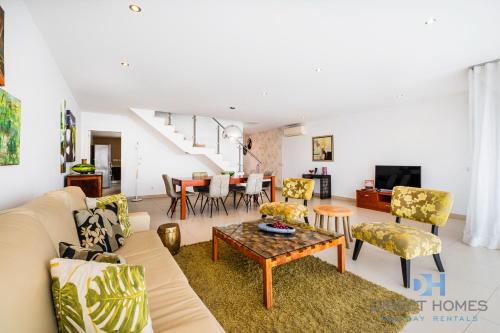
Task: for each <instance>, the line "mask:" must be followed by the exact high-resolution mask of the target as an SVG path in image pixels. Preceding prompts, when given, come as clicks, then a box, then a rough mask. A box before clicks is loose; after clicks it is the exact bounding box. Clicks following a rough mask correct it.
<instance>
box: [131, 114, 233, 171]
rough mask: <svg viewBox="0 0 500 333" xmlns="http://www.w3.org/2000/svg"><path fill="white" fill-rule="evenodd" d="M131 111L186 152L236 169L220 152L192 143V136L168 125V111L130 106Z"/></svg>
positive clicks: (222, 167) (223, 167)
mask: <svg viewBox="0 0 500 333" xmlns="http://www.w3.org/2000/svg"><path fill="white" fill-rule="evenodd" d="M131 111H132V112H134V113H135V114H136V115H137V116H139V117H140V118H142V120H144V121H145V122H146V123H148V124H149V125H150V126H152V127H153V128H155V129H156V130H157V131H158V132H160V133H161V134H162V135H163V136H165V137H166V138H168V139H169V140H170V141H172V142H173V143H174V144H175V145H177V146H178V147H179V148H180V149H182V150H183V151H184V152H185V153H186V154H192V155H203V156H205V157H206V158H207V159H208V160H210V161H211V162H212V163H215V165H217V166H218V167H219V168H221V169H222V170H233V169H234V170H237V166H233V163H231V162H230V161H226V160H225V159H224V156H223V155H222V154H217V153H216V149H215V148H214V147H211V146H207V145H206V144H196V145H193V140H192V137H186V136H185V135H184V133H182V132H179V131H178V130H176V129H175V126H174V125H168V112H164V111H153V110H141V109H133V108H131Z"/></svg>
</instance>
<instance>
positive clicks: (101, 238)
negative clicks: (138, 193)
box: [73, 203, 125, 252]
mask: <svg viewBox="0 0 500 333" xmlns="http://www.w3.org/2000/svg"><path fill="white" fill-rule="evenodd" d="M73 214H74V217H75V223H76V230H77V233H78V239H79V240H80V245H81V246H82V247H84V248H86V249H93V250H99V251H104V252H114V251H116V250H118V249H119V248H120V247H121V246H123V243H124V242H125V238H124V237H123V230H122V227H121V225H120V221H119V220H118V205H117V204H116V203H111V204H109V205H106V207H105V208H104V209H101V208H96V209H81V210H77V211H74V212H73Z"/></svg>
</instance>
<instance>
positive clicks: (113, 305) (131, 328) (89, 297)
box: [50, 258, 153, 333]
mask: <svg viewBox="0 0 500 333" xmlns="http://www.w3.org/2000/svg"><path fill="white" fill-rule="evenodd" d="M50 273H51V275H52V298H53V301H54V309H55V312H56V317H57V324H58V327H59V332H60V333H65V332H119V333H125V332H127V333H129V332H138V333H150V332H153V328H152V323H151V317H150V315H149V306H148V298H147V293H146V284H145V282H144V267H142V266H137V265H115V264H107V263H100V262H95V261H83V260H72V259H62V258H56V259H52V260H51V261H50Z"/></svg>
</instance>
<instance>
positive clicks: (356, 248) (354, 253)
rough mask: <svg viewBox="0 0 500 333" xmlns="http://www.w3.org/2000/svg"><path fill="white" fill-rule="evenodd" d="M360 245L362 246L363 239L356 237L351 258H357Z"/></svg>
mask: <svg viewBox="0 0 500 333" xmlns="http://www.w3.org/2000/svg"><path fill="white" fill-rule="evenodd" d="M361 246H363V241H362V240H359V239H356V243H355V244H354V252H353V253H352V260H356V259H358V256H359V251H361Z"/></svg>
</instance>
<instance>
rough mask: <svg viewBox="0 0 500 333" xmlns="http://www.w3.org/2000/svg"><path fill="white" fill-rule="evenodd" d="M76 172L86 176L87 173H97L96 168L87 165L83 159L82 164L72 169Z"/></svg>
mask: <svg viewBox="0 0 500 333" xmlns="http://www.w3.org/2000/svg"><path fill="white" fill-rule="evenodd" d="M71 170H73V171H74V172H77V173H81V174H86V173H92V172H94V171H95V166H93V165H92V164H89V163H87V159H86V158H82V163H79V164H75V165H73V167H72V168H71Z"/></svg>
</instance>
